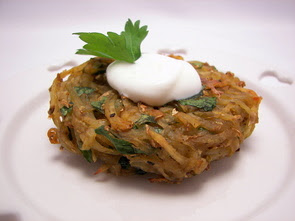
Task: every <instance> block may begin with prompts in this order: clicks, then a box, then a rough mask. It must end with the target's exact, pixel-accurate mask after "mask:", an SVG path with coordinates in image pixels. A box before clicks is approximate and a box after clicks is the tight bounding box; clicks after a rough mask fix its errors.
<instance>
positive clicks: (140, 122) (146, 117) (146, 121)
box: [134, 114, 157, 129]
mask: <svg viewBox="0 0 295 221" xmlns="http://www.w3.org/2000/svg"><path fill="white" fill-rule="evenodd" d="M149 123H155V124H156V123H157V121H156V120H155V117H153V116H150V115H147V114H142V115H141V116H140V118H139V119H138V120H137V121H135V123H134V128H136V129H137V128H138V127H139V126H140V125H143V124H149Z"/></svg>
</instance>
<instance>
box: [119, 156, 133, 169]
mask: <svg viewBox="0 0 295 221" xmlns="http://www.w3.org/2000/svg"><path fill="white" fill-rule="evenodd" d="M119 164H120V165H121V168H122V169H128V168H129V167H130V163H129V160H128V158H127V157H124V156H123V157H120V159H119Z"/></svg>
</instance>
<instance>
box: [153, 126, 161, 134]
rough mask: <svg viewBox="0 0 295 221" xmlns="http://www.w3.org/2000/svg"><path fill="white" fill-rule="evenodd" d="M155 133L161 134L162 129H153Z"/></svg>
mask: <svg viewBox="0 0 295 221" xmlns="http://www.w3.org/2000/svg"><path fill="white" fill-rule="evenodd" d="M154 130H155V132H157V133H158V134H159V133H161V132H162V131H163V129H161V128H158V127H155V128H154Z"/></svg>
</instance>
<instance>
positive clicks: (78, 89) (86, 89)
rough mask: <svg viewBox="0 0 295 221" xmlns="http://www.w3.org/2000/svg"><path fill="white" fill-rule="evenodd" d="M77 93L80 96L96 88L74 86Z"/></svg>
mask: <svg viewBox="0 0 295 221" xmlns="http://www.w3.org/2000/svg"><path fill="white" fill-rule="evenodd" d="M74 89H75V91H76V93H77V94H78V96H81V95H82V94H91V93H92V92H94V91H95V89H93V88H91V87H74Z"/></svg>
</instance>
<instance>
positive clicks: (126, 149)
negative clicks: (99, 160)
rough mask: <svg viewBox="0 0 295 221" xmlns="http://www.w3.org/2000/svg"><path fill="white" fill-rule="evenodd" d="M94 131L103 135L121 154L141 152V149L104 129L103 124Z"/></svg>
mask: <svg viewBox="0 0 295 221" xmlns="http://www.w3.org/2000/svg"><path fill="white" fill-rule="evenodd" d="M95 133H96V134H100V135H103V136H105V137H106V138H107V139H108V140H109V141H110V142H111V143H112V144H113V145H114V147H115V148H116V150H117V151H119V152H120V153H122V154H135V153H143V152H142V151H141V150H138V149H135V148H134V147H133V144H132V143H130V142H128V141H126V140H122V139H118V138H117V137H115V135H114V134H112V133H110V132H109V131H107V130H105V129H104V126H100V127H99V128H96V129H95Z"/></svg>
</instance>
